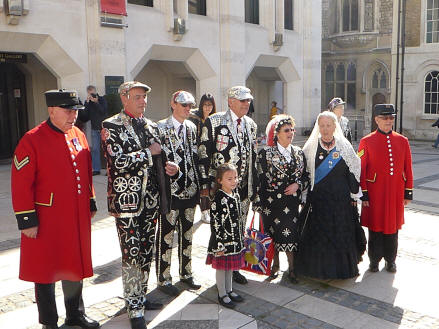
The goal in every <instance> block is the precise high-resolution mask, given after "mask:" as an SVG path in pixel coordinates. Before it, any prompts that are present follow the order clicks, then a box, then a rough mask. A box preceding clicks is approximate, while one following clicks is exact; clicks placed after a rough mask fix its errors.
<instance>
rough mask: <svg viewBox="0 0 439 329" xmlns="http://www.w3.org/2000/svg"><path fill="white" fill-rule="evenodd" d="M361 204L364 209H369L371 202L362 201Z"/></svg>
mask: <svg viewBox="0 0 439 329" xmlns="http://www.w3.org/2000/svg"><path fill="white" fill-rule="evenodd" d="M361 204H362V205H363V207H369V201H362V202H361Z"/></svg>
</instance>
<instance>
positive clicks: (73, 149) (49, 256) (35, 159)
mask: <svg viewBox="0 0 439 329" xmlns="http://www.w3.org/2000/svg"><path fill="white" fill-rule="evenodd" d="M11 187H12V203H13V207H14V212H15V215H16V218H17V221H18V228H19V229H20V230H22V229H26V228H30V227H34V226H38V234H37V237H36V239H31V238H28V237H26V236H25V235H24V234H22V235H21V255H20V279H22V280H25V281H31V282H37V283H52V282H55V281H58V280H71V281H79V280H81V279H83V278H86V277H90V276H92V275H93V269H92V263H91V243H90V242H91V216H90V210H95V209H96V203H95V199H94V189H93V185H92V169H91V157H90V150H89V147H88V144H87V140H86V138H85V135H84V134H83V133H82V132H81V131H80V130H79V129H78V128H76V127H74V128H73V129H70V130H69V131H68V132H67V133H66V134H64V133H62V132H61V131H60V130H57V128H55V127H54V126H53V125H52V124H51V123H50V122H49V121H46V122H43V123H41V124H40V125H39V126H37V127H35V128H34V129H32V130H30V131H28V132H27V133H26V134H25V135H24V136H23V138H22V139H21V140H20V142H19V144H18V146H17V148H16V150H15V154H14V160H13V164H12V175H11Z"/></svg>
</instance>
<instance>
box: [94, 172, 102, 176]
mask: <svg viewBox="0 0 439 329" xmlns="http://www.w3.org/2000/svg"><path fill="white" fill-rule="evenodd" d="M100 174H101V172H100V171H93V176H96V175H100Z"/></svg>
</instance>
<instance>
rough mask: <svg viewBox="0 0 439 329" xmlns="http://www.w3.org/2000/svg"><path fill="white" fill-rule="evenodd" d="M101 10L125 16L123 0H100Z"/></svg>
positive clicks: (125, 9)
mask: <svg viewBox="0 0 439 329" xmlns="http://www.w3.org/2000/svg"><path fill="white" fill-rule="evenodd" d="M101 12H102V13H107V14H115V15H123V16H126V15H127V8H126V4H125V0H101Z"/></svg>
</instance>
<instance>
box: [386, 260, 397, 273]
mask: <svg viewBox="0 0 439 329" xmlns="http://www.w3.org/2000/svg"><path fill="white" fill-rule="evenodd" d="M386 271H387V272H390V273H396V264H395V262H391V263H388V262H386Z"/></svg>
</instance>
